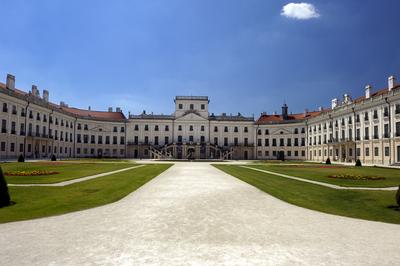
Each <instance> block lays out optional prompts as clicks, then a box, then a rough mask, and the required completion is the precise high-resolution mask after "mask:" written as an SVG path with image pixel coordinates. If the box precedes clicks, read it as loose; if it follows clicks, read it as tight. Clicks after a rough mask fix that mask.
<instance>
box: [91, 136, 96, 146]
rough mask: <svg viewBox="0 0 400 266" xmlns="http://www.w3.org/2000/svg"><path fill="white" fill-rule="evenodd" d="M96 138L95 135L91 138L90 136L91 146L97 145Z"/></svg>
mask: <svg viewBox="0 0 400 266" xmlns="http://www.w3.org/2000/svg"><path fill="white" fill-rule="evenodd" d="M94 138H95V136H94V135H91V136H90V143H91V144H95V143H96V141H95V139H94Z"/></svg>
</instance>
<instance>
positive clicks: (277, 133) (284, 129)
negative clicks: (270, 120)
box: [271, 128, 292, 135]
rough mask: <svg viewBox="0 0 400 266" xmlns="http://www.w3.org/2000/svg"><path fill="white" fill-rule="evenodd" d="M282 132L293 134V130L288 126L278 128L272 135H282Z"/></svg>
mask: <svg viewBox="0 0 400 266" xmlns="http://www.w3.org/2000/svg"><path fill="white" fill-rule="evenodd" d="M281 132H283V134H282V135H284V134H292V132H291V131H290V130H288V129H286V128H278V129H275V130H274V131H272V132H271V134H272V135H281Z"/></svg>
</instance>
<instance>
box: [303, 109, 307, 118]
mask: <svg viewBox="0 0 400 266" xmlns="http://www.w3.org/2000/svg"><path fill="white" fill-rule="evenodd" d="M307 114H308V109H307V108H306V109H304V117H307Z"/></svg>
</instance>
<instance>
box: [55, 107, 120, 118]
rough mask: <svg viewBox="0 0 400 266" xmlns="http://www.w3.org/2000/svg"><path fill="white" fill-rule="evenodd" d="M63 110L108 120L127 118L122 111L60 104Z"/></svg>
mask: <svg viewBox="0 0 400 266" xmlns="http://www.w3.org/2000/svg"><path fill="white" fill-rule="evenodd" d="M59 108H60V109H61V110H64V111H67V112H68V113H71V114H74V115H77V116H81V117H88V118H97V119H106V120H125V119H126V117H125V115H124V114H123V113H122V112H105V111H91V110H83V109H78V108H73V107H63V106H59Z"/></svg>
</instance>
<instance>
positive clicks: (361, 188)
mask: <svg viewBox="0 0 400 266" xmlns="http://www.w3.org/2000/svg"><path fill="white" fill-rule="evenodd" d="M241 167H243V168H247V169H251V170H254V171H258V172H263V173H267V174H271V175H277V176H281V177H284V178H289V179H294V180H298V181H302V182H307V183H311V184H315V185H319V186H323V187H328V188H333V189H343V190H346V189H347V190H389V191H393V190H397V189H399V187H343V186H338V185H333V184H328V183H324V182H318V181H315V180H310V179H306V178H301V177H297V176H291V175H285V174H281V173H277V172H273V171H268V170H262V169H258V168H254V167H250V166H241Z"/></svg>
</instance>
